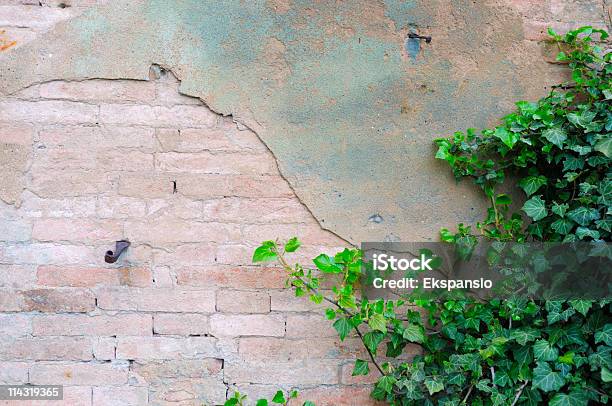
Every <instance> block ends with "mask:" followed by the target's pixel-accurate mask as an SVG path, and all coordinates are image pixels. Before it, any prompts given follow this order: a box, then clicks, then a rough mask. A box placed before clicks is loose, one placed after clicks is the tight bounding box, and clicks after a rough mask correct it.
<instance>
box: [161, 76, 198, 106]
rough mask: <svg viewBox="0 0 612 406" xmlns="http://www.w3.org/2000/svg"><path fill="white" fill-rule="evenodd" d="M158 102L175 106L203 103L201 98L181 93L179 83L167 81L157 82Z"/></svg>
mask: <svg viewBox="0 0 612 406" xmlns="http://www.w3.org/2000/svg"><path fill="white" fill-rule="evenodd" d="M155 103H156V104H163V105H166V106H174V105H177V104H190V105H200V106H201V105H202V102H201V101H200V99H198V98H196V97H190V96H186V95H183V94H180V93H179V89H178V83H166V82H161V81H157V83H156V96H155Z"/></svg>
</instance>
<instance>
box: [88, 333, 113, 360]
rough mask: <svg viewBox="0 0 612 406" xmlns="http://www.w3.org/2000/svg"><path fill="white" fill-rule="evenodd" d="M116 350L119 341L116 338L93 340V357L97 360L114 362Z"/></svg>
mask: <svg viewBox="0 0 612 406" xmlns="http://www.w3.org/2000/svg"><path fill="white" fill-rule="evenodd" d="M116 348H117V339H116V338H115V337H98V338H94V339H93V355H94V358H95V359H97V360H100V361H112V360H114V359H115V349H116Z"/></svg>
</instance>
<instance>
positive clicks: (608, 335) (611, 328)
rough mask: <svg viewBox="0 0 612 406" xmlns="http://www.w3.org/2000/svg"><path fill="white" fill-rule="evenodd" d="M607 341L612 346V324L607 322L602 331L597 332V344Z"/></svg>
mask: <svg viewBox="0 0 612 406" xmlns="http://www.w3.org/2000/svg"><path fill="white" fill-rule="evenodd" d="M602 342H603V343H606V345H609V346H612V324H610V323H608V324H606V325H605V326H604V327H603V329H601V331H598V332H596V333H595V344H597V343H602Z"/></svg>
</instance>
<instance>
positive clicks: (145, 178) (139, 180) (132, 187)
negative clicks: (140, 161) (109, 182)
mask: <svg viewBox="0 0 612 406" xmlns="http://www.w3.org/2000/svg"><path fill="white" fill-rule="evenodd" d="M176 179H177V177H176V176H173V175H172V174H157V173H156V174H154V175H152V174H149V173H143V174H130V173H126V174H121V176H120V178H119V187H118V193H119V194H120V195H122V196H128V197H138V198H170V197H172V195H173V189H174V188H173V181H175V180H176ZM180 185H181V187H182V183H181V184H180Z"/></svg>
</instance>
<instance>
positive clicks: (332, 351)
mask: <svg viewBox="0 0 612 406" xmlns="http://www.w3.org/2000/svg"><path fill="white" fill-rule="evenodd" d="M239 353H240V356H241V357H242V358H244V359H245V360H247V361H266V360H269V359H275V360H278V361H296V360H305V359H315V358H334V359H353V358H355V357H367V353H366V351H365V349H364V347H363V344H362V342H361V340H360V339H358V338H346V339H345V340H344V341H341V340H340V339H339V338H321V337H319V338H317V339H316V340H313V339H310V338H298V339H289V338H276V337H244V338H241V339H240V342H239Z"/></svg>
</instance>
